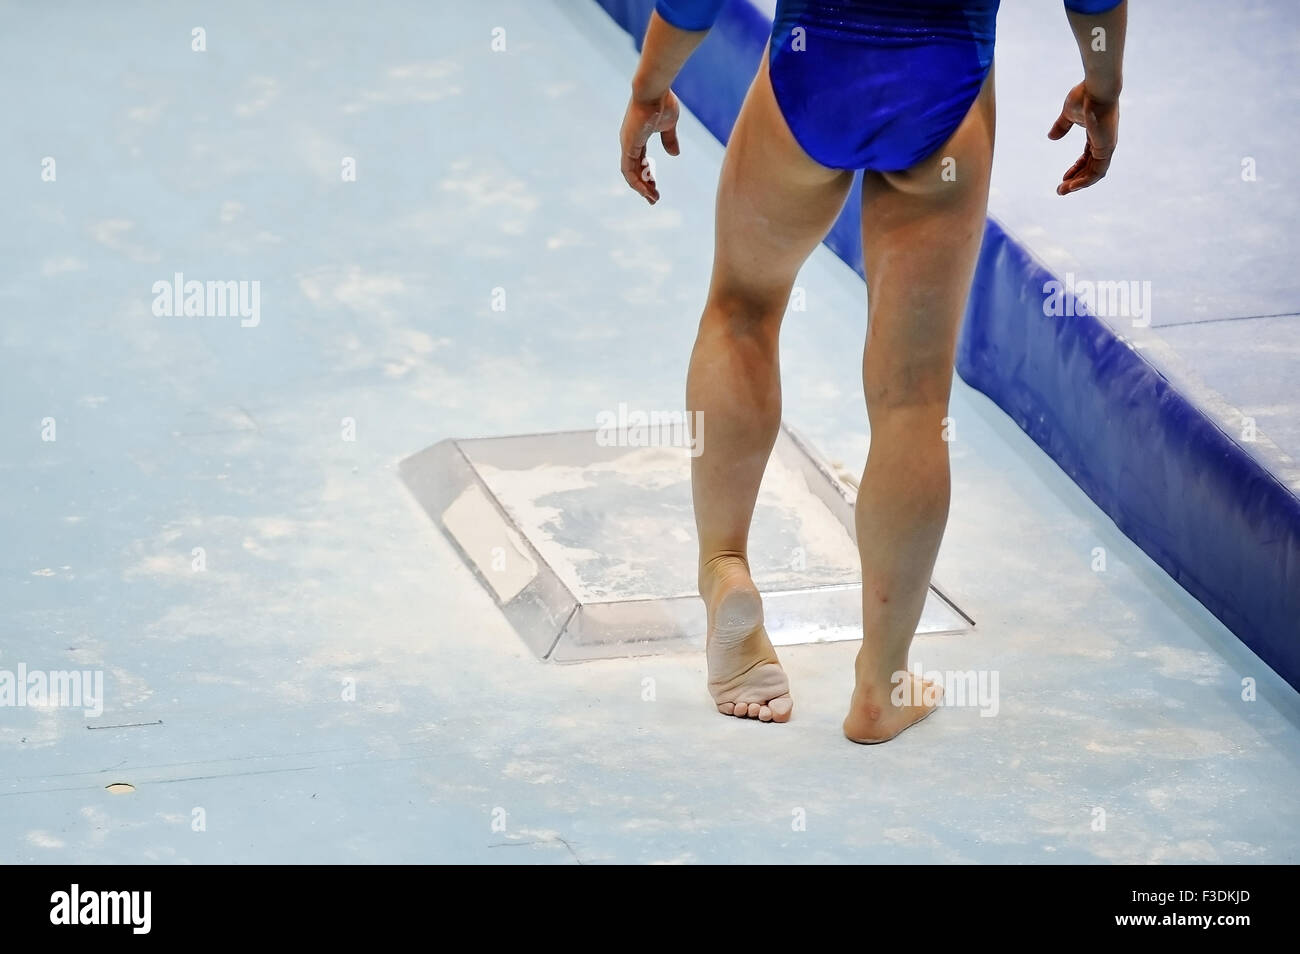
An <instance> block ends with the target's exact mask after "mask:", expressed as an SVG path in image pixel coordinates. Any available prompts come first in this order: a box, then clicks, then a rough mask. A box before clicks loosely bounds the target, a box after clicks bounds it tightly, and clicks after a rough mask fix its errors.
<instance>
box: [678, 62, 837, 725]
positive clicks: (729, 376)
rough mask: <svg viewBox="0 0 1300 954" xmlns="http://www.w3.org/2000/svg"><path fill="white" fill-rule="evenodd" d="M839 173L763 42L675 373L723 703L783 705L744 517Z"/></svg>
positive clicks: (741, 710) (777, 416)
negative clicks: (771, 67)
mask: <svg viewBox="0 0 1300 954" xmlns="http://www.w3.org/2000/svg"><path fill="white" fill-rule="evenodd" d="M852 181H853V175H852V173H850V172H845V171H842V170H835V169H828V168H826V167H825V166H822V165H820V164H818V163H816V162H814V161H813V160H812V159H810V158H809V157H808V156H807V155H806V154H805V153H804V152H803V150H802V149H801V148H800V147H799V145H798V143H797V142H796V141H795V139H794V137H793V136H792V135H791V133H790V130H789V128H788V127H787V126H786V123H785V120H784V118H783V117H782V115H781V112H780V109H779V107H778V106H777V103H776V100H775V99H774V97H773V95H772V87H771V83H770V82H769V80H768V76H767V57H766V55H765V56H764V58H763V63H762V66H761V67H760V69H759V73H758V75H757V77H756V78H755V79H754V83H753V85H752V86H751V87H750V89H749V94H748V95H747V96H746V98H745V103H744V106H743V107H742V108H741V111H740V117H739V118H738V119H737V121H736V126H735V129H734V130H733V131H732V134H731V139H730V141H729V142H728V144H727V152H726V157H725V159H724V160H723V164H722V176H721V181H720V182H719V185H718V200H717V227H716V233H715V237H714V259H713V277H712V281H711V283H710V286H709V294H708V300H707V303H706V305H705V308H704V315H703V317H702V318H701V319H700V327H699V333H698V336H697V338H696V340H695V349H694V351H693V352H692V354H691V363H690V373H689V376H688V377H687V382H686V406H687V408H688V410H690V411H694V412H696V413H697V414H698V415H699V419H700V428H701V429H700V432H699V438H700V447H701V448H702V451H701V453H700V454H699V455H698V456H697V457H695V458H694V459H693V462H692V467H691V485H692V491H693V495H694V499H695V524H696V529H697V530H698V533H699V541H700V563H699V585H700V595H701V597H703V599H704V603H705V607H706V609H707V611H708V626H709V629H708V652H707V655H708V668H709V692H710V693H711V694H712V696H713V701H714V703H715V704H716V705H717V707H718V711H719V712H721V713H723V714H724V715H736V716H741V717H747V718H751V719H761V720H762V721H765V722H766V721H773V722H784V721H786V720H787V719H789V718H790V711H791V706H792V703H791V701H790V695H789V683H788V682H787V681H786V676H785V672H784V671H783V670H782V669H781V665H780V663H779V662H778V661H777V658H776V653H775V652H774V651H773V649H772V644H771V642H770V641H769V640H768V637H767V633H766V631H765V630H764V629H763V616H762V608H761V603H760V601H759V595H758V591H757V590H756V589H755V587H754V583H753V581H752V580H751V579H750V574H749V560H748V550H747V545H748V538H749V524H750V519H751V517H752V516H753V513H754V502H755V499H756V497H757V496H758V487H759V482H760V481H761V480H762V477H763V470H764V468H765V467H766V465H767V459H768V456H769V455H770V454H771V452H772V447H773V445H774V443H775V441H776V436H777V432H778V428H779V426H780V423H781V381H780V371H779V367H778V361H777V338H778V334H779V332H780V328H781V319H782V317H783V316H784V314H785V309H786V304H787V302H788V300H789V297H790V291H791V289H792V287H793V285H794V280H795V276H796V274H797V273H798V271H799V267H800V266H801V265H802V264H803V262H804V260H805V259H806V258H807V257H808V255H809V254H810V253H811V252H812V250H813V249H814V248H816V247H817V244H818V243H819V242H820V241H821V240H822V239H823V238H824V237H825V236H826V233H827V231H829V229H830V226H831V224H832V223H833V222H834V220H835V217H836V215H838V214H839V211H840V208H841V207H842V206H843V204H844V199H845V196H846V195H847V194H848V190H849V187H850V185H851V184H852ZM692 417H693V418H694V417H695V415H692Z"/></svg>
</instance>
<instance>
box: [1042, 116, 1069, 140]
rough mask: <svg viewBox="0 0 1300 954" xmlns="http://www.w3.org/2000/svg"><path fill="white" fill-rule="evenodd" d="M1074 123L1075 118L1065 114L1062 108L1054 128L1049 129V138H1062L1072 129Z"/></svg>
mask: <svg viewBox="0 0 1300 954" xmlns="http://www.w3.org/2000/svg"><path fill="white" fill-rule="evenodd" d="M1073 125H1074V120H1073V119H1071V118H1070V117H1069V116H1067V115H1065V110H1061V115H1060V116H1058V117H1057V119H1056V122H1054V123H1052V128H1051V129H1049V130H1048V131H1047V138H1048V139H1060V138H1061V137H1062V136H1064V135H1065V134H1066V133H1068V132H1069V131H1070V128H1071V127H1072V126H1073Z"/></svg>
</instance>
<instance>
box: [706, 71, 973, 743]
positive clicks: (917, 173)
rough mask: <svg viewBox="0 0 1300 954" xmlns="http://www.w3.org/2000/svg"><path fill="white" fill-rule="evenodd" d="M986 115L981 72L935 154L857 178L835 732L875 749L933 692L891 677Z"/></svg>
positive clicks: (928, 503)
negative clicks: (840, 698) (855, 382)
mask: <svg viewBox="0 0 1300 954" xmlns="http://www.w3.org/2000/svg"><path fill="white" fill-rule="evenodd" d="M993 119H994V100H993V75H992V72H990V74H989V76H988V79H987V80H986V82H985V84H984V87H983V90H982V91H981V92H980V94H979V97H978V98H977V99H976V101H975V103H974V105H973V106H972V107H971V109H970V112H969V113H968V114H967V116H966V118H965V119H964V120H963V121H962V124H961V126H959V127H958V129H957V131H956V132H955V133H954V134H953V135H952V137H951V138H950V139H949V140H948V141H947V142H946V143H945V144H944V145H943V146H941V147H940V148H939V150H938V151H936V152H935V153H934V154H933V155H931V156H930V157H929V158H928V159H925V160H923V161H922V162H920V163H919V164H918V165H917V166H915V167H913V168H912V169H909V170H907V171H906V172H903V173H884V174H880V173H868V174H867V175H866V177H865V179H864V180H863V193H862V245H863V258H864V262H865V265H866V272H867V289H868V300H869V303H870V304H869V312H870V314H869V320H868V323H867V344H866V349H865V352H864V355H863V366H862V380H863V388H864V391H865V394H866V401H867V416H868V418H869V419H870V422H871V448H870V451H869V452H868V454H867V465H866V469H865V471H864V472H863V475H862V484H861V487H860V489H859V491H858V501H857V506H856V515H855V519H856V523H857V536H858V550H859V552H860V554H861V557H862V580H863V585H862V626H863V639H862V649H861V650H860V652H859V653H858V657H857V663H856V666H855V669H856V677H857V678H856V686H855V688H854V690H853V698H852V701H851V703H850V706H849V714H848V717H847V718H846V719H845V720H844V734H845V735H846V736H848V738H850V739H852V740H853V741H855V742H884V741H887V740H888V739H891V738H893V737H894V736H895V735H897V734H898V733H899V732H901V731H903V730H904V729H906V728H907V727H908V726H910V725H913V724H914V723H916V722H919V721H920V720H921V719H923V718H924V717H925V716H927V715H929V714H930V712H931V711H933V709H934V707H935V706H936V705H937V704H938V697H937V694H938V688H937V687H926V686H923V685H922V684H921V683H920V680H919V679H915V678H914V677H911V676H906V675H904V676H902V677H901V678H902V679H904V680H906V682H905V683H904V682H898V681H893V680H895V679H896V676H895V674H899V673H905V672H906V670H907V651H908V647H909V646H910V645H911V642H912V636H913V635H914V634H915V633H916V625H917V623H918V621H919V620H920V618H921V611H922V609H923V607H924V605H925V598H926V590H927V588H928V586H929V582H930V574H931V572H932V571H933V569H934V562H935V558H936V557H937V555H938V552H939V541H940V540H941V539H942V537H943V530H944V526H945V524H946V523H947V520H948V499H949V489H950V487H949V471H948V445H947V443H946V442H945V441H944V439H943V419H944V418H945V417H946V416H947V415H948V396H949V392H950V390H951V388H952V373H953V361H954V356H955V352H956V344H957V330H958V327H959V325H960V323H961V318H962V314H963V312H964V311H965V307H966V297H967V294H968V293H969V291H970V282H971V275H972V273H973V271H974V268H975V259H976V256H977V255H978V253H979V247H980V239H981V238H982V236H983V234H984V219H985V214H986V209H987V205H988V188H989V170H990V167H991V165H992V159H993ZM945 172H947V173H948V175H945V174H944V173H945ZM706 433H707V431H706ZM904 685H906V686H907V687H908V688H909V689H910V690H911V692H910V693H909V695H910V698H908V697H906V696H904V694H903V693H902V692H899V693H897V694H896V695H895V697H894V698H892V699H891V690H893V689H895V688H899V689H901V688H902V687H903V686H904ZM927 689H928V690H929V691H930V692H931V693H933V695H927V694H926V690H927ZM900 702H901V703H902V704H899V703H900Z"/></svg>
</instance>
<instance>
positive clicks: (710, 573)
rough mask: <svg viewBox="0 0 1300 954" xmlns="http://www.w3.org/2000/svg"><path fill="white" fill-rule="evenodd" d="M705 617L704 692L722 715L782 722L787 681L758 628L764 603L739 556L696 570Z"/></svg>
mask: <svg viewBox="0 0 1300 954" xmlns="http://www.w3.org/2000/svg"><path fill="white" fill-rule="evenodd" d="M700 594H701V595H702V596H703V597H704V605H705V607H707V609H708V613H709V637H708V648H707V650H706V655H707V657H708V662H709V692H710V694H711V695H712V696H713V701H714V703H716V704H717V707H718V711H719V712H721V713H722V714H723V715H730V716H739V717H740V718H742V719H758V720H759V721H761V722H787V721H789V719H790V710H791V709H792V708H793V707H794V703H793V702H792V701H791V699H790V683H789V681H788V680H787V679H786V677H785V670H783V669H782V668H781V663H780V662H779V661H778V660H777V658H776V651H775V650H773V649H772V642H771V640H769V639H768V638H767V631H766V630H765V629H763V604H762V601H761V600H760V599H759V596H758V590H757V589H756V588H755V586H754V581H753V580H751V579H750V577H749V567H748V566H746V565H745V561H744V560H742V559H741V558H740V557H733V556H725V557H718V558H716V559H714V560H710V561H709V563H708V564H706V565H705V567H704V569H703V570H701V571H700Z"/></svg>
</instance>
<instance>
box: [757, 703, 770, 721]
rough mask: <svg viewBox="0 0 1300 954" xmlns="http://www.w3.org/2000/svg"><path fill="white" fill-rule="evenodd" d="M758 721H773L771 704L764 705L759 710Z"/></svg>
mask: <svg viewBox="0 0 1300 954" xmlns="http://www.w3.org/2000/svg"><path fill="white" fill-rule="evenodd" d="M758 721H759V722H771V721H772V707H771V706H762V707H761V708H760V709H759V710H758Z"/></svg>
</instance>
